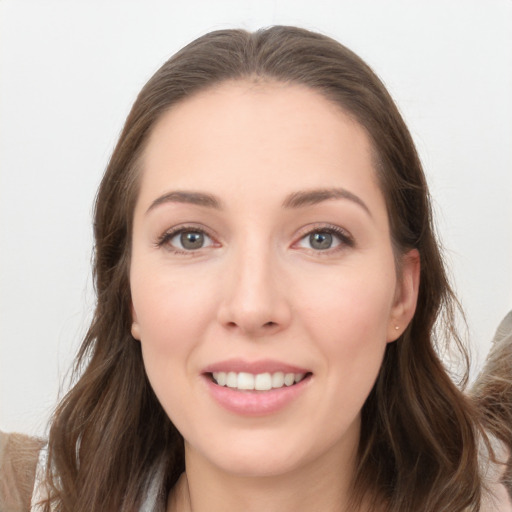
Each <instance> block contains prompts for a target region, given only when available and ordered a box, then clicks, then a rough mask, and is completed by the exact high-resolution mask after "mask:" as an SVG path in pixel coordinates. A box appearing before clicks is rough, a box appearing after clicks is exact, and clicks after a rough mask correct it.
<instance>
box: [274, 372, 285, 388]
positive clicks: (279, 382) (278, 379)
mask: <svg viewBox="0 0 512 512" xmlns="http://www.w3.org/2000/svg"><path fill="white" fill-rule="evenodd" d="M283 386H284V373H283V372H276V373H274V374H272V387H273V388H282V387H283Z"/></svg>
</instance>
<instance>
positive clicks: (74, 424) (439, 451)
mask: <svg viewBox="0 0 512 512" xmlns="http://www.w3.org/2000/svg"><path fill="white" fill-rule="evenodd" d="M240 80H252V81H255V82H256V83H261V81H267V80H269V81H273V82H280V83H285V84H298V85H303V86H305V87H308V88H310V89H312V90H313V91H317V92H318V93H320V94H322V95H323V96H324V97H326V98H327V99H328V100H330V101H332V102H333V104H334V105H337V106H338V107H341V108H342V109H343V110H344V111H345V112H346V113H347V114H348V115H350V116H352V117H353V118H354V119H355V120H356V121H357V122H358V123H359V124H360V125H361V126H362V127H364V129H365V130H366V132H367V134H368V136H369V138H370V141H371V144H372V146H373V149H374V153H375V158H376V166H375V167H376V175H377V178H378V180H379V184H380V187H381V190H382V192H383V194H384V197H385V200H386V205H387V210H388V215H389V221H390V229H391V236H392V241H393V245H394V247H395V251H396V253H397V254H398V255H400V254H404V253H405V252H406V251H407V250H409V249H412V248H416V249H417V250H418V251H419V253H420V258H421V276H420V288H419V296H418V305H417V310H416V313H415V316H414V318H413V320H412V322H411V323H410V325H409V326H408V327H407V329H406V330H405V332H404V333H403V334H402V336H401V337H400V339H399V340H398V341H397V342H395V343H390V344H388V347H387V349H386V354H385V357H384V362H383V365H382V368H381V371H380V373H379V376H378V379H377V382H376V383H375V386H374V388H373V390H372V392H371V394H370V396H369V397H368V399H367V401H366V403H365V405H364V407H363V411H362V431H361V440H360V446H359V452H358V466H357V471H356V474H355V476H354V495H353V505H354V508H357V507H358V506H359V504H360V503H361V502H362V500H363V499H364V500H366V499H368V498H370V499H373V500H374V502H375V503H377V502H379V504H380V506H381V507H382V503H385V504H386V507H387V508H386V510H393V511H394V512H406V511H407V512H410V511H411V510H414V511H416V512H421V511H425V512H426V511H432V510H443V511H445V512H450V511H451V512H459V511H460V510H468V511H475V512H476V511H477V510H478V509H479V502H480V477H479V470H478V460H477V459H478V449H477V436H478V435H479V433H480V427H479V425H478V424H477V423H476V422H475V421H474V420H473V419H472V417H473V416H474V414H473V410H472V405H471V403H470V402H469V401H468V400H467V399H466V398H465V397H464V395H463V393H462V392H461V390H460V389H458V388H457V387H456V386H455V385H454V384H453V382H452V380H451V379H450V378H449V376H448V375H447V373H446V370H445V368H444V367H443V364H442V362H441V360H440V358H439V355H438V353H437V352H436V344H437V343H438V342H439V340H437V339H435V338H434V335H433V333H434V326H435V324H436V321H438V319H439V318H440V315H443V314H444V315H445V319H446V326H445V329H444V331H442V333H441V335H440V337H441V338H442V335H443V334H444V335H445V340H446V342H447V343H448V341H450V342H454V343H455V345H456V346H457V347H458V348H459V349H460V353H461V354H462V357H463V359H464V360H466V359H467V355H466V353H465V351H464V348H463V346H462V344H461V343H460V341H459V338H458V337H457V336H456V330H455V328H454V310H455V309H456V308H457V303H456V301H455V298H454V295H453V293H452V291H451V289H450V286H449V283H448V279H447V276H446V272H445V269H444V265H443V260H442V257H441V254H440V251H439V244H438V242H437V240H436V237H435V234H434V229H433V223H432V213H431V207H430V199H429V194H428V188H427V184H426V180H425V177H424V174H423V171H422V167H421V163H420V160H419V157H418V155H417V152H416V149H415V146H414V143H413V140H412V138H411V135H410V133H409V131H408V129H407V127H406V125H405V123H404V121H403V119H402V117H401V115H400V113H399V111H398V109H397V108H396V106H395V104H394V102H393V100H392V99H391V97H390V95H389V94H388V92H387V91H386V89H385V87H384V85H383V84H382V82H381V81H380V80H379V79H378V77H377V76H376V75H375V74H374V73H373V72H372V70H371V69H370V68H369V67H368V65H367V64H366V63H364V62H363V61H362V60H361V59H360V58H359V57H358V56H357V55H355V54H354V53H353V52H351V51H350V50H348V49H347V48H345V47H344V46H343V45H341V44H339V43H337V42H336V41H334V40H332V39H330V38H328V37H326V36H323V35H320V34H316V33H313V32H309V31H307V30H304V29H300V28H294V27H279V26H278V27H272V28H269V29H265V30H260V31H257V32H254V33H249V32H246V31H243V30H221V31H216V32H212V33H209V34H207V35H205V36H203V37H200V38H199V39H197V40H195V41H193V42H192V43H190V44H189V45H187V46H186V47H184V48H183V49H182V50H180V51H179V52H178V53H177V54H175V55H174V56H173V57H172V58H171V59H170V60H168V61H167V62H166V63H165V64H164V65H163V66H162V67H161V68H160V69H159V70H158V71H157V72H156V73H155V75H154V76H153V77H152V78H151V79H150V80H149V81H148V83H147V84H146V85H145V86H144V88H143V89H142V90H141V92H140V93H139V95H138V97H137V100H136V101H135V104H134V105H133V107H132V110H131V112H130V114H129V116H128V118H127V120H126V123H125V126H124V129H123V131H122V133H121V136H120V138H119V141H118V143H117V146H116V148H115V150H114V152H113V155H112V158H111V160H110V162H109V165H108V167H107V170H106V172H105V175H104V177H103V180H102V182H101V185H100V188H99V191H98V195H97V199H96V206H95V213H94V236H95V257H94V279H95V287H96V293H97V306H96V312H95V315H94V318H93V321H92V324H91V327H90V329H89V331H88V333H87V335H86V337H85V340H84V342H83V344H82V347H81V349H80V352H79V355H78V359H77V363H76V367H75V370H76V373H77V375H79V377H78V380H77V382H76V384H75V386H74V387H73V388H72V389H71V391H70V392H69V393H68V395H67V396H66V397H65V399H64V400H63V401H62V403H61V404H60V405H59V407H58V409H57V410H56V412H55V415H54V418H53V424H52V427H51V431H50V439H49V465H48V469H47V481H48V485H49V490H50V494H49V496H50V498H49V499H48V501H47V503H46V510H47V511H49V510H50V504H52V503H53V504H54V505H55V506H56V510H59V511H62V512H64V511H74V512H82V511H83V512H85V511H89V510H100V509H103V510H117V511H122V512H124V511H126V512H128V511H133V510H136V509H137V506H138V505H140V501H141V499H142V498H141V497H142V496H143V495H144V490H145V487H146V485H147V482H148V479H150V478H151V475H152V474H153V471H154V468H155V465H157V463H158V461H159V457H161V456H162V455H161V454H164V457H165V468H166V469H165V475H166V477H165V488H164V489H163V492H164V493H165V492H169V490H170V489H171V488H172V486H173V485H174V483H175V482H176V480H177V478H178V476H179V474H180V473H181V472H182V471H183V470H184V457H183V439H182V438H181V436H180V434H179V433H178V432H177V431H176V429H175V428H174V426H173V425H172V423H171V421H170V420H169V418H168V417H167V416H166V414H165V412H164V411H163V409H162V407H161V405H160V404H159V403H158V400H157V398H156V396H155V395H154V393H153V391H152V389H151V387H150V385H149V382H148V380H147V377H146V375H145V371H144V366H143V361H142V356H141V350H140V345H139V344H138V343H136V342H135V341H134V340H133V338H132V337H131V335H130V327H131V322H132V319H131V299H130V284H129V266H130V246H131V230H132V220H133V211H134V206H135V202H136V199H137V194H138V186H139V177H140V173H141V163H142V160H141V159H142V157H143V152H144V148H145V145H146V144H147V141H148V138H149V136H150V134H151V132H152V130H153V128H154V126H155V125H156V123H157V122H158V121H159V119H161V117H162V116H163V115H164V114H165V113H166V112H167V111H168V110H169V109H170V108H172V107H173V105H175V104H177V103H179V102H182V101H185V100H186V99H187V98H189V97H191V96H193V95H195V94H198V93H200V92H201V91H204V90H207V89H208V88H212V87H214V86H216V85H219V84H222V83H224V82H226V81H240Z"/></svg>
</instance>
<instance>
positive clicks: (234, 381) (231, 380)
mask: <svg viewBox="0 0 512 512" xmlns="http://www.w3.org/2000/svg"><path fill="white" fill-rule="evenodd" d="M226 386H227V387H228V388H237V387H238V375H237V374H236V373H235V372H229V373H228V374H227V376H226Z"/></svg>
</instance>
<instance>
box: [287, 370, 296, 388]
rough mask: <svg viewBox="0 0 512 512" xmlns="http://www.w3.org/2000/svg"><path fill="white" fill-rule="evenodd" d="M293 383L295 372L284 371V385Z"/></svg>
mask: <svg viewBox="0 0 512 512" xmlns="http://www.w3.org/2000/svg"><path fill="white" fill-rule="evenodd" d="M294 383H295V374H294V373H286V374H285V376H284V384H285V386H291V385H292V384H294Z"/></svg>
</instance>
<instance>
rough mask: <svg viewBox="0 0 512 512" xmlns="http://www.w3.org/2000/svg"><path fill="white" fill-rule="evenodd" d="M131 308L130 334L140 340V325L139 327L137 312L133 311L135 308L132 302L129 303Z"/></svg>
mask: <svg viewBox="0 0 512 512" xmlns="http://www.w3.org/2000/svg"><path fill="white" fill-rule="evenodd" d="M131 310H132V328H131V332H132V336H133V337H134V338H135V339H136V340H138V341H140V327H139V323H138V321H137V313H135V308H134V307H133V303H132V305H131Z"/></svg>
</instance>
